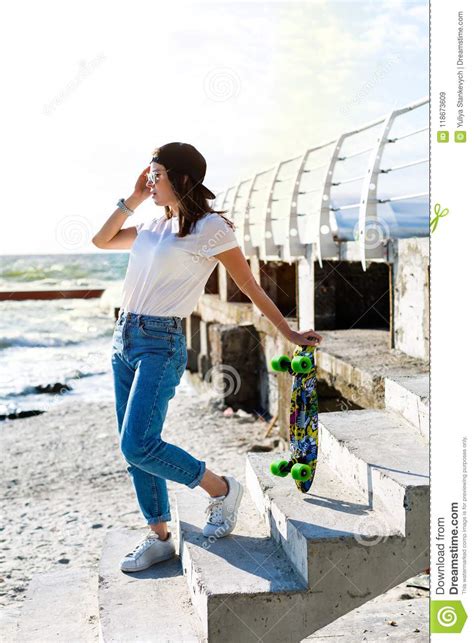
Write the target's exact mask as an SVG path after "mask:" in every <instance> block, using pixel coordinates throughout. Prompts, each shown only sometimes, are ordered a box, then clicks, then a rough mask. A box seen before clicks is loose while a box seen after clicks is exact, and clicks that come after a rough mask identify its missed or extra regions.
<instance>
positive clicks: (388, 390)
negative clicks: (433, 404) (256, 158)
mask: <svg viewBox="0 0 474 643" xmlns="http://www.w3.org/2000/svg"><path fill="white" fill-rule="evenodd" d="M429 395H430V380H429V374H428V373H422V374H420V375H407V376H399V377H386V378H385V408H386V409H387V411H395V412H396V413H399V414H400V415H401V416H402V417H404V418H405V419H406V420H408V422H410V424H412V425H413V426H414V427H415V428H416V429H417V430H418V431H419V432H420V433H421V434H422V435H423V436H424V437H425V438H426V439H428V437H429V432H430V423H429V411H430V409H429Z"/></svg>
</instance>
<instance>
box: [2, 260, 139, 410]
mask: <svg viewBox="0 0 474 643" xmlns="http://www.w3.org/2000/svg"><path fill="white" fill-rule="evenodd" d="M128 258H129V253H128V252H123V253H122V252H109V253H87V254H85V253H84V254H52V255H47V254H44V255H3V256H0V291H12V290H22V291H24V290H49V289H51V290H61V289H64V290H66V289H67V290H69V289H74V288H81V289H84V288H87V289H92V288H94V289H95V288H103V289H105V290H106V292H105V295H104V296H103V297H101V298H91V299H65V298H63V299H53V300H24V301H14V300H6V301H0V420H1V421H3V422H5V421H6V422H10V421H13V420H15V419H16V418H18V417H25V416H28V415H35V414H39V413H42V412H45V411H47V410H48V409H50V408H51V407H52V406H54V405H57V404H60V403H62V402H63V401H64V400H66V399H67V400H70V399H77V400H89V401H97V400H111V399H113V381H112V372H111V366H110V354H111V345H112V334H113V326H114V323H115V318H114V314H113V305H114V304H115V305H117V306H119V305H120V295H121V291H122V286H123V279H124V277H125V272H126V269H127V265H128ZM117 302H118V303H117Z"/></svg>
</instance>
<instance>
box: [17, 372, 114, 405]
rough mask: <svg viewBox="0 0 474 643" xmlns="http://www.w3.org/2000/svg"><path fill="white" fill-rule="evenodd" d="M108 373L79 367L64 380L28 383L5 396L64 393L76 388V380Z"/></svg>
mask: <svg viewBox="0 0 474 643" xmlns="http://www.w3.org/2000/svg"><path fill="white" fill-rule="evenodd" d="M106 373H107V371H97V370H96V371H81V370H79V369H77V370H76V372H75V373H74V375H70V376H66V377H63V378H62V381H58V380H55V381H54V382H48V383H46V384H44V383H43V384H32V385H28V386H25V387H23V388H22V389H21V390H19V391H15V392H11V393H8V395H6V396H5V398H8V399H10V398H16V397H23V396H25V395H38V394H41V393H47V394H51V393H53V394H58V393H60V394H63V393H66V392H68V391H72V390H74V387H73V386H71V383H72V382H74V380H79V379H83V378H84V377H93V376H95V375H105V374H106Z"/></svg>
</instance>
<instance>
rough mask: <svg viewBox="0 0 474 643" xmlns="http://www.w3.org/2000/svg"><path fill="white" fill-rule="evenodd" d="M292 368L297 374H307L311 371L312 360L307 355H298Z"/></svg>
mask: <svg viewBox="0 0 474 643" xmlns="http://www.w3.org/2000/svg"><path fill="white" fill-rule="evenodd" d="M291 368H292V369H293V370H294V371H295V373H307V372H308V371H310V370H311V360H310V359H309V357H306V355H297V356H296V357H293V359H292V360H291Z"/></svg>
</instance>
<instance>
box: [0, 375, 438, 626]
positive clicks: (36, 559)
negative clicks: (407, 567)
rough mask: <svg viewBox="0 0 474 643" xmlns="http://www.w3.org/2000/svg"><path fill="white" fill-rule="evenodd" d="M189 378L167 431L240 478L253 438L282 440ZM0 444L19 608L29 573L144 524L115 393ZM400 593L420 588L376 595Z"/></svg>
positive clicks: (63, 409) (84, 557) (4, 577)
mask: <svg viewBox="0 0 474 643" xmlns="http://www.w3.org/2000/svg"><path fill="white" fill-rule="evenodd" d="M188 378H189V374H188V372H186V373H185V376H184V377H183V379H182V380H181V384H180V386H179V388H178V389H177V393H176V396H175V397H174V398H173V399H172V400H171V401H170V405H169V411H168V415H167V420H166V425H165V429H164V437H165V439H166V440H168V441H170V442H176V443H179V445H180V446H182V447H183V448H185V449H187V450H189V451H190V452H191V453H193V454H194V455H196V457H199V458H201V459H204V460H205V461H206V463H207V465H208V466H209V468H211V469H213V470H214V471H216V472H217V473H220V474H226V473H229V474H230V475H233V476H235V477H237V478H238V479H239V480H241V481H244V480H245V475H244V470H245V454H246V452H247V451H248V450H249V449H252V448H255V445H259V446H262V447H267V448H269V449H270V448H271V449H279V448H281V447H282V444H281V441H280V440H279V438H277V437H276V431H275V435H271V436H270V437H269V438H266V439H264V437H263V436H264V434H265V430H266V425H265V424H264V423H263V422H262V421H260V420H258V419H255V418H253V417H252V416H249V415H248V414H247V413H245V412H238V413H234V414H232V415H229V416H227V415H226V414H225V413H224V412H223V408H222V407H220V405H219V404H218V402H217V398H216V397H215V396H214V395H213V394H212V391H211V393H208V392H206V393H198V392H196V390H195V389H194V387H193V386H192V384H190V382H189V380H188ZM183 423H185V425H186V426H187V429H186V430H185V431H184V432H183V430H182V425H183ZM178 431H179V433H178ZM178 435H179V436H180V437H179V442H178ZM0 443H1V450H2V453H3V471H2V480H1V486H2V494H1V500H0V502H1V515H2V524H1V526H0V528H1V550H2V551H1V556H0V606H5V607H6V606H8V609H7V611H8V612H10V613H11V612H12V610H13V613H16V608H20V606H21V602H22V601H23V599H24V595H25V591H26V589H27V586H28V582H29V581H30V579H31V578H32V576H33V575H34V574H36V573H40V572H48V571H54V570H57V569H61V568H64V567H65V566H67V567H68V568H77V567H85V566H90V567H95V566H96V565H97V563H98V561H99V558H100V555H101V549H102V541H103V539H104V535H105V532H106V531H107V530H108V529H111V528H114V527H117V526H120V527H128V528H143V529H145V528H146V525H145V521H144V520H143V518H142V516H141V514H140V512H139V509H138V506H137V503H136V499H135V494H134V490H133V487H132V484H131V480H130V479H129V476H128V473H127V471H126V462H125V460H124V459H123V456H122V455H121V452H120V449H119V442H118V433H117V428H116V420H115V411H114V406H113V399H111V400H110V401H107V402H93V403H90V404H89V403H84V402H77V401H71V400H67V399H64V400H62V401H61V402H60V404H59V405H58V406H57V408H52V409H51V410H50V411H48V412H47V413H44V414H42V415H40V416H36V417H30V418H25V419H19V420H14V421H7V422H5V423H3V424H2V426H1V431H0ZM257 448H258V446H257ZM173 484H175V483H170V489H172V488H173ZM196 493H204V491H203V490H201V489H200V488H199V489H197V490H196ZM171 528H172V529H173V525H171ZM402 595H403V596H404V600H405V601H406V599H407V598H410V597H412V598H416V597H420V596H424V597H426V596H427V592H426V591H423V590H416V589H413V588H411V589H407V588H406V584H405V583H404V584H403V585H402V586H400V587H399V588H394V589H393V590H391V591H390V592H388V593H387V595H385V596H384V597H379V598H378V599H376V600H377V601H378V602H380V601H381V600H384V599H385V598H386V599H387V600H391V601H393V600H394V599H398V598H400V596H402ZM405 604H406V602H405ZM390 629H391V630H392V632H393V634H395V632H394V628H393V627H392V628H390V626H387V630H388V631H390ZM397 629H398V630H400V628H397ZM390 635H391V634H390V632H389V633H388V634H387V636H390Z"/></svg>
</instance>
